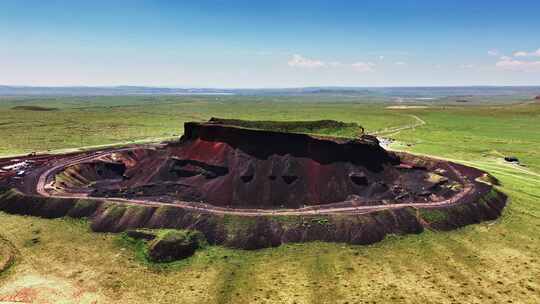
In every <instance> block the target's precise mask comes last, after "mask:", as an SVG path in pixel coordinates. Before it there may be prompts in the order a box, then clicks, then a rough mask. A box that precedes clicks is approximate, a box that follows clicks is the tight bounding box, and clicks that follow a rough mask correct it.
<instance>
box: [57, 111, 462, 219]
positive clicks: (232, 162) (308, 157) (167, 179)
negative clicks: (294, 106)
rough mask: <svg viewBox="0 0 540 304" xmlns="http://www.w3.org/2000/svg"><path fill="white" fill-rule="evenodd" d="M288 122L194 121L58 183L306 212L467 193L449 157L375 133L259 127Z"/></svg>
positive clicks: (65, 173)
mask: <svg viewBox="0 0 540 304" xmlns="http://www.w3.org/2000/svg"><path fill="white" fill-rule="evenodd" d="M287 124H288V123H285V122H282V123H277V122H262V123H256V122H246V121H239V120H222V119H216V118H213V119H211V120H210V121H209V122H206V123H196V122H188V123H186V124H185V128H184V130H185V135H184V136H183V137H182V138H181V139H180V140H178V141H175V142H170V143H168V144H167V145H165V146H163V147H161V148H159V149H155V148H153V149H151V148H140V147H139V148H134V149H126V150H122V151H116V152H114V153H111V154H108V155H105V156H102V157H100V158H99V159H93V160H91V161H88V162H82V163H76V164H72V165H70V166H67V167H65V168H64V169H63V170H61V171H59V172H58V173H56V175H55V176H54V181H53V186H54V187H53V188H54V191H56V193H58V194H62V193H64V194H65V193H72V194H73V193H86V194H87V195H88V196H92V197H118V198H130V199H132V198H137V199H142V200H145V199H146V200H159V201H166V202H169V203H175V202H192V203H193V204H200V203H204V204H206V205H211V206H216V207H226V208H233V209H234V208H238V209H243V208H256V209H296V208H305V207H309V206H319V207H320V206H324V205H332V204H343V203H347V202H350V201H351V200H350V198H351V197H354V198H355V199H354V202H355V204H357V205H358V204H364V205H373V204H376V203H375V202H381V201H383V200H384V201H385V202H387V201H395V202H397V203H405V202H408V203H422V204H425V203H430V202H438V201H441V200H444V199H447V198H450V197H452V196H453V195H455V194H456V193H457V192H458V191H459V187H456V186H455V185H459V184H463V181H462V180H461V179H460V177H459V176H458V175H456V174H451V173H448V172H453V171H452V170H450V168H449V167H448V164H446V163H441V162H435V161H430V160H426V159H414V158H410V157H409V158H407V159H405V158H403V157H400V155H398V154H396V153H393V152H389V151H386V150H385V149H383V148H382V147H381V146H380V145H379V142H378V140H377V139H376V138H375V137H372V136H368V135H363V136H361V137H360V138H357V139H346V138H331V137H321V136H313V135H307V134H301V133H291V132H280V131H271V130H263V129H257V128H256V127H257V126H260V125H262V126H266V125H272V126H276V125H278V126H280V127H279V128H277V129H283V130H290V129H293V127H296V126H298V123H291V124H293V126H288V125H287ZM324 124H325V125H332V124H331V123H329V122H328V121H324ZM301 125H302V126H303V125H308V126H313V124H309V123H307V122H306V123H304V124H301ZM435 172H438V173H435ZM441 172H445V173H441Z"/></svg>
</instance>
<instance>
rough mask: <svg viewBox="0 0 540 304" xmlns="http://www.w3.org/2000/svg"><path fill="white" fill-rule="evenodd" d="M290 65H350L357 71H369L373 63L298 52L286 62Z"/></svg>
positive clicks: (309, 66)
mask: <svg viewBox="0 0 540 304" xmlns="http://www.w3.org/2000/svg"><path fill="white" fill-rule="evenodd" d="M287 64H288V65H289V66H291V67H299V68H340V67H352V68H353V69H355V70H356V71H359V72H371V71H373V67H374V66H375V64H373V63H371V62H361V61H359V62H355V63H351V64H349V63H342V62H340V61H328V62H326V61H322V60H317V59H310V58H306V57H304V56H302V55H299V54H294V55H293V56H292V58H291V59H289V61H288V62H287Z"/></svg>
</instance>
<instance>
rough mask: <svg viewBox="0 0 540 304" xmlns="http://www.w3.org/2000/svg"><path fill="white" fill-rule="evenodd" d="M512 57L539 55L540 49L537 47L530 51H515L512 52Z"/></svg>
mask: <svg viewBox="0 0 540 304" xmlns="http://www.w3.org/2000/svg"><path fill="white" fill-rule="evenodd" d="M513 55H514V57H534V56H536V57H540V49H537V50H536V51H532V52H525V51H517V52H514V54H513Z"/></svg>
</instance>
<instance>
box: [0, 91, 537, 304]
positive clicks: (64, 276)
mask: <svg viewBox="0 0 540 304" xmlns="http://www.w3.org/2000/svg"><path fill="white" fill-rule="evenodd" d="M143 98H150V97H115V98H112V100H111V98H109V99H107V98H93V99H92V98H81V99H80V100H78V99H74V100H73V101H70V100H69V99H68V98H62V99H54V100H51V101H50V103H47V102H45V101H43V100H31V101H24V103H27V104H25V105H39V106H46V107H54V108H58V110H56V111H39V112H38V111H25V110H12V109H11V108H12V107H13V106H16V105H20V104H19V102H20V101H9V102H6V103H5V104H3V106H2V108H1V109H0V134H2V136H1V138H0V143H1V144H0V147H1V148H0V149H2V150H1V151H0V153H2V154H13V153H20V152H28V151H32V150H46V149H63V148H72V147H77V146H78V145H79V144H80V143H81V142H80V137H81V134H82V136H83V137H84V142H82V143H83V144H84V145H99V144H111V143H114V142H125V141H132V140H144V139H152V138H161V137H170V136H173V135H175V134H181V133H182V130H181V127H182V123H183V122H184V121H188V120H205V119H207V118H209V117H211V116H218V117H225V118H242V119H258V120H313V119H336V120H342V121H345V122H356V123H359V124H360V125H363V126H364V127H366V130H367V131H368V132H374V131H381V130H385V129H386V130H387V131H386V132H385V134H386V136H389V137H393V138H395V139H396V140H397V142H396V143H395V144H394V146H393V148H395V149H399V150H408V151H412V152H415V153H419V154H428V155H433V156H437V157H442V158H448V159H453V160H456V161H460V162H463V163H465V164H469V165H473V166H476V167H479V168H482V169H485V170H487V171H489V172H491V173H492V174H493V175H494V176H495V177H497V178H498V179H499V180H500V182H501V186H500V190H502V191H504V192H505V193H506V194H508V195H509V204H508V206H507V207H506V209H505V210H504V214H503V216H502V217H501V218H500V219H499V220H497V221H495V222H489V223H482V224H478V225H471V226H468V227H465V228H462V229H459V230H456V231H452V232H433V231H426V232H424V233H422V234H420V235H410V236H391V237H388V238H387V239H385V240H384V241H383V242H380V243H377V244H374V245H370V246H351V245H345V244H334V243H319V242H316V243H307V244H288V245H284V246H280V247H278V248H271V249H263V250H258V251H241V250H231V249H226V248H222V247H217V246H208V247H205V248H204V249H202V250H200V251H198V252H197V253H196V254H195V256H193V257H192V258H189V259H186V260H183V261H180V262H174V263H170V264H166V265H160V266H156V265H152V264H148V263H147V262H145V261H143V260H141V258H140V255H138V254H137V251H136V250H134V249H133V248H130V247H129V246H127V245H126V243H125V242H123V241H122V238H121V236H119V235H115V234H100V233H92V232H90V231H89V227H88V224H87V223H86V222H85V221H74V220H71V219H56V220H46V219H39V218H33V217H22V216H14V215H7V214H4V213H0V236H2V238H0V240H4V239H5V240H7V241H9V242H10V243H11V244H12V245H13V246H14V247H15V248H16V249H17V250H16V253H15V254H16V259H15V263H14V265H12V266H11V267H10V268H9V269H8V270H6V271H4V273H3V274H1V275H0V297H1V295H2V286H3V285H4V286H9V285H10V284H13V282H15V281H17V280H18V278H21V277H27V276H30V275H32V276H42V277H46V278H48V279H50V280H56V281H58V280H64V281H66V282H70V284H74V285H76V286H78V287H80V288H82V289H83V290H84V291H85V292H88V293H92V294H93V295H94V297H95V299H97V301H98V303H349V304H352V303H539V302H540V105H533V104H528V105H496V106H488V105H480V106H478V105H463V106H437V107H435V106H433V107H429V108H423V109H419V108H415V109H401V110H392V109H387V108H386V105H381V104H361V103H355V102H352V101H350V100H347V101H346V102H339V101H338V102H332V103H330V102H326V101H323V102H306V101H303V102H296V101H292V100H288V98H284V99H283V100H266V99H262V98H259V97H257V98H255V97H253V98H250V97H242V98H238V99H235V98H233V97H204V96H199V97H152V100H142V99H143ZM220 98H221V99H224V100H220ZM103 99H105V100H103ZM158 99H159V100H158ZM107 100H108V101H107ZM418 119H420V120H421V121H423V122H425V124H422V125H418V124H417V122H418ZM5 122H9V123H5ZM415 125H416V127H412V126H415ZM399 127H405V128H403V129H400V128H399ZM388 130H390V131H388ZM327 132H328V133H329V134H328V135H338V136H339V135H341V136H344V135H346V134H340V130H328V131H327ZM504 155H515V156H517V157H518V158H520V160H522V162H523V164H524V165H525V166H526V167H518V166H513V165H508V164H505V163H504V162H503V161H501V157H502V156H504ZM36 231H38V232H36ZM36 237H38V238H39V241H38V242H35V241H32V240H33V239H35V238H36ZM0 246H2V245H1V243H0ZM2 252H5V251H2V250H0V254H1V253H2ZM0 260H2V259H1V258H0ZM56 281H55V282H56ZM0 301H1V299H0ZM89 303H91V302H89Z"/></svg>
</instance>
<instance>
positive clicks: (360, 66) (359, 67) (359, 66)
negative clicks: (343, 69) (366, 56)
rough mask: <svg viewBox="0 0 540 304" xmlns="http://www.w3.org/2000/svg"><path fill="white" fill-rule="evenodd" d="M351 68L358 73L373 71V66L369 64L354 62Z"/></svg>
mask: <svg viewBox="0 0 540 304" xmlns="http://www.w3.org/2000/svg"><path fill="white" fill-rule="evenodd" d="M351 66H352V67H353V68H354V69H355V70H356V71H358V72H371V71H373V67H374V66H375V64H373V63H371V62H361V61H359V62H355V63H353V64H351Z"/></svg>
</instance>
